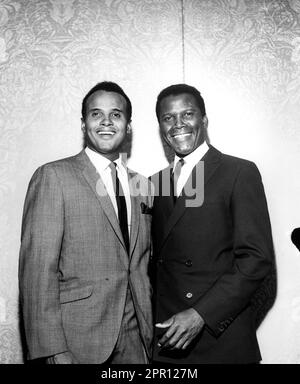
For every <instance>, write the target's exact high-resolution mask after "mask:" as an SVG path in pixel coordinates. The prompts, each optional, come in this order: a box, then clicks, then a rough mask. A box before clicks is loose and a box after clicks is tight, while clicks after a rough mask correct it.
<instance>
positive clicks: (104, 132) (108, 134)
mask: <svg viewBox="0 0 300 384" xmlns="http://www.w3.org/2000/svg"><path fill="white" fill-rule="evenodd" d="M96 133H97V135H99V136H113V135H115V133H116V132H115V131H97V132H96Z"/></svg>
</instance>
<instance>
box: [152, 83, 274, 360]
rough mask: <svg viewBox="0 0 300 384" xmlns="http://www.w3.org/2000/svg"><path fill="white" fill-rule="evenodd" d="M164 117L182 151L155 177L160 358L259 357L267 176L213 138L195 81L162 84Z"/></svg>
mask: <svg viewBox="0 0 300 384" xmlns="http://www.w3.org/2000/svg"><path fill="white" fill-rule="evenodd" d="M156 114H157V118H158V121H159V125H160V130H161V134H162V136H163V138H164V140H165V141H166V142H167V144H168V145H169V146H170V147H171V148H172V149H173V150H174V152H175V158H174V162H173V164H172V165H171V166H170V167H168V168H166V169H165V170H163V171H161V172H159V174H157V175H155V176H154V177H153V178H152V180H153V182H154V184H155V198H154V205H153V219H152V220H153V221H152V234H153V249H154V257H153V259H154V263H155V267H154V289H155V322H156V327H155V338H154V361H157V362H167V363H192V364H199V363H256V362H259V361H260V360H261V355H260V351H259V347H258V343H257V338H256V332H255V323H254V319H253V314H252V311H251V308H250V300H251V298H252V297H253V295H254V293H255V291H256V290H257V288H258V287H259V286H260V284H261V282H262V281H263V279H264V277H265V276H266V275H267V273H268V271H269V269H270V266H271V264H272V260H273V243H272V235H271V226H270V221H269V215H268V209H267V204H266V198H265V193H264V188H263V185H262V181H261V176H260V173H259V171H258V169H257V167H256V166H255V164H254V163H252V162H250V161H246V160H243V159H239V158H236V157H232V156H228V155H225V154H222V153H221V152H220V151H218V150H217V149H215V148H214V147H213V146H211V145H208V144H207V143H206V138H207V125H208V119H207V116H206V111H205V105H204V101H203V98H202V96H201V95H200V93H199V91H198V90H197V89H195V88H194V87H191V86H188V85H186V84H179V85H173V86H170V87H168V88H166V89H164V90H163V91H162V92H161V93H160V94H159V96H158V98H157V104H156ZM203 176H204V177H203ZM168 183H170V184H171V185H170V188H169V190H170V191H171V193H170V194H169V195H168V193H166V191H168V188H166V184H168Z"/></svg>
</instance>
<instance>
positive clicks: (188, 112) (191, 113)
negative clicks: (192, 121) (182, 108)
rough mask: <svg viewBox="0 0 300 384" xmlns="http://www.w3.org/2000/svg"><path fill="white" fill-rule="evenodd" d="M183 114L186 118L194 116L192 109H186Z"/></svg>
mask: <svg viewBox="0 0 300 384" xmlns="http://www.w3.org/2000/svg"><path fill="white" fill-rule="evenodd" d="M183 116H184V117H187V118H191V117H193V116H194V112H192V111H187V112H185V113H184V115H183Z"/></svg>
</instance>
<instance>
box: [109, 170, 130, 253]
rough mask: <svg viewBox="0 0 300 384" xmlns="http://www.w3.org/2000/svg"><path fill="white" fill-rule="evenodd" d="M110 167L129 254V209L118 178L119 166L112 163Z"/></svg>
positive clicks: (122, 230)
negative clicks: (117, 167)
mask: <svg viewBox="0 0 300 384" xmlns="http://www.w3.org/2000/svg"><path fill="white" fill-rule="evenodd" d="M109 166H110V169H111V175H112V181H113V186H114V191H115V196H116V202H117V207H118V217H119V224H120V229H121V232H122V235H123V239H124V243H125V246H126V250H127V252H128V253H129V232H128V220H127V207H126V200H125V195H124V191H123V188H122V184H121V183H120V180H119V178H118V172H117V169H116V166H117V164H116V163H110V165H109Z"/></svg>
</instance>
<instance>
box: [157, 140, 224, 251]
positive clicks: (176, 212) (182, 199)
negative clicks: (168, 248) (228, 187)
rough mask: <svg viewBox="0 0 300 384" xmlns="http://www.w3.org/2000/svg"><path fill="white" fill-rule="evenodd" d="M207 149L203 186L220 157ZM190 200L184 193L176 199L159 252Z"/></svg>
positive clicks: (217, 152)
mask: <svg viewBox="0 0 300 384" xmlns="http://www.w3.org/2000/svg"><path fill="white" fill-rule="evenodd" d="M209 147H210V148H209V150H208V151H207V152H206V154H205V155H204V156H203V158H202V159H201V161H204V186H205V185H206V184H207V182H208V181H209V180H210V178H211V177H212V176H213V174H214V172H215V171H216V169H217V168H218V166H219V165H220V160H221V155H222V154H221V152H219V151H218V150H217V149H215V148H214V147H213V146H211V145H210V146H209ZM196 168H197V166H195V167H194V168H193V170H192V173H191V175H190V176H189V179H188V181H187V184H188V183H189V185H192V180H193V179H195V177H196ZM191 198H192V197H191V196H188V197H187V196H185V195H184V193H183V194H182V195H180V196H179V197H178V199H177V201H176V204H175V206H174V208H173V211H172V213H171V215H170V216H169V219H168V220H167V222H166V226H165V229H164V232H163V236H162V241H161V243H160V246H159V249H158V250H160V249H161V248H162V247H163V245H164V243H165V242H166V240H167V238H168V236H169V234H170V232H171V230H172V228H174V226H175V225H176V223H177V222H178V220H179V219H180V218H181V217H182V216H183V214H184V213H185V212H186V210H187V204H186V201H187V200H188V199H191ZM204 199H205V196H204ZM166 203H167V200H166ZM164 209H168V207H164Z"/></svg>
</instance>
